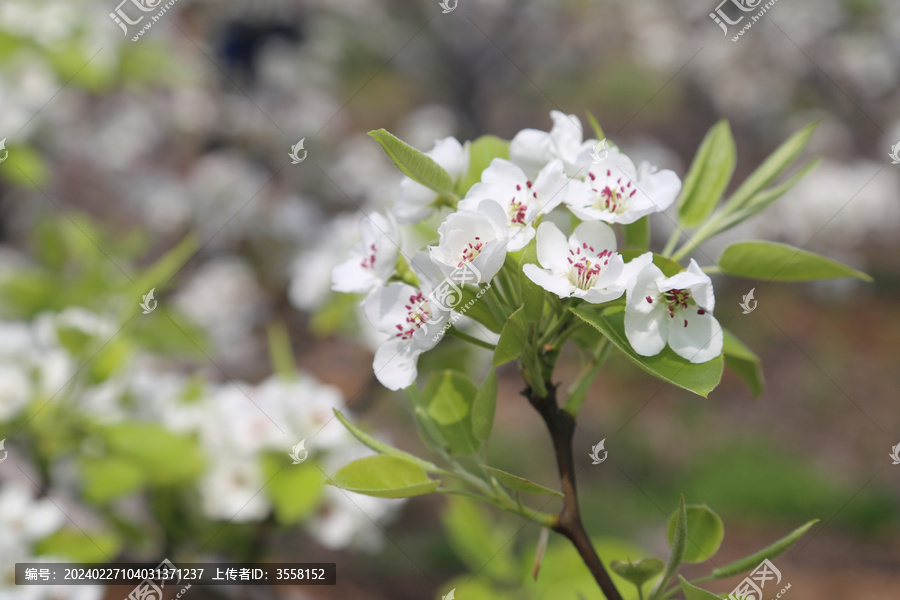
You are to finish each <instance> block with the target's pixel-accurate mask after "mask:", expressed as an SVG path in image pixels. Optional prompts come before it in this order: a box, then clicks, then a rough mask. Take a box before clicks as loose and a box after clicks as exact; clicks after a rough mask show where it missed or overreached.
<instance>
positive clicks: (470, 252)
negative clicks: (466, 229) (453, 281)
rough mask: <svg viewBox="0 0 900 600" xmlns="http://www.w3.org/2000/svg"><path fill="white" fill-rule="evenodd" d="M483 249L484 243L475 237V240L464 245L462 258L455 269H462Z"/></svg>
mask: <svg viewBox="0 0 900 600" xmlns="http://www.w3.org/2000/svg"><path fill="white" fill-rule="evenodd" d="M483 249H484V242H482V241H481V238H480V237H477V236H476V237H475V239H474V240H473V241H471V242H469V243H468V245H466V247H465V248H463V249H462V256H461V259H460V261H459V264H457V265H456V266H457V267H462V266H463V265H464V264H467V263H470V262H472V261H473V260H475V259H476V258H477V257H478V255H479V254H481V251H482V250H483Z"/></svg>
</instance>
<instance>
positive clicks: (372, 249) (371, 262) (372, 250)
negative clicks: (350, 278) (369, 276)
mask: <svg viewBox="0 0 900 600" xmlns="http://www.w3.org/2000/svg"><path fill="white" fill-rule="evenodd" d="M377 252H378V248H377V247H376V246H375V244H372V245H371V246H369V255H368V256H366V257H365V258H363V259H362V262H361V263H360V264H361V265H362V268H363V269H369V270H370V271H374V270H375V254H376V253H377Z"/></svg>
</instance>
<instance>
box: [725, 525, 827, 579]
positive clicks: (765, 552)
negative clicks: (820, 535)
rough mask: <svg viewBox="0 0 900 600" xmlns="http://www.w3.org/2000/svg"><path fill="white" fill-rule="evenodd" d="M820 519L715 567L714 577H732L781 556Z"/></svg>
mask: <svg viewBox="0 0 900 600" xmlns="http://www.w3.org/2000/svg"><path fill="white" fill-rule="evenodd" d="M818 522H819V520H818V519H813V520H812V521H810V522H808V523H806V524H805V525H802V526H800V527H798V528H797V529H795V530H794V531H792V532H791V533H789V534H788V535H786V536H784V537H783V538H781V539H780V540H778V541H777V542H775V543H774V544H772V545H771V546H768V547H766V548H763V549H762V550H760V551H759V552H756V553H754V554H751V555H750V556H747V557H746V558H742V559H740V560H736V561H735V562H733V563H731V564H728V565H725V566H724V567H719V568H718V569H713V572H712V577H713V579H725V578H726V577H731V576H733V575H739V574H741V573H745V572H747V571H750V570H752V569H755V568H756V567H758V566H759V563H761V562H762V561H763V560H764V559H767V558H768V559H769V560H772V559H773V558H775V557H776V556H780V555H781V554H784V553H785V552H787V550H788V549H789V548H790V547H791V546H793V545H794V544H795V543H797V540H799V539H800V538H801V537H802V536H803V534H804V533H806V532H807V531H809V528H810V527H812V526H813V525H815V524H816V523H818Z"/></svg>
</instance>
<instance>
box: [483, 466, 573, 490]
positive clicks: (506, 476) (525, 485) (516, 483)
mask: <svg viewBox="0 0 900 600" xmlns="http://www.w3.org/2000/svg"><path fill="white" fill-rule="evenodd" d="M483 466H484V468H485V469H487V470H488V471H490V472H491V473H493V474H494V476H495V477H496V478H497V480H498V481H499V482H500V483H502V484H503V485H505V486H506V487H508V488H509V489H511V490H513V491H516V492H522V493H523V494H550V495H551V496H557V497H559V498H562V497H563V495H562V494H561V493H560V492H558V491H556V490H554V489H551V488H548V487H544V486H542V485H541V484H539V483H535V482H533V481H531V480H529V479H525V478H524V477H519V476H518V475H513V474H512V473H507V472H506V471H501V470H500V469H495V468H494V467H489V466H487V465H483Z"/></svg>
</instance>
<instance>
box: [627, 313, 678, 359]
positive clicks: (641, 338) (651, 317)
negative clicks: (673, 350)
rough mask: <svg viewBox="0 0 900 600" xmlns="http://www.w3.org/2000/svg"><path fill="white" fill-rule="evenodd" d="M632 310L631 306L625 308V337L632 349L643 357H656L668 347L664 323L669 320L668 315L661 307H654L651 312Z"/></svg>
mask: <svg viewBox="0 0 900 600" xmlns="http://www.w3.org/2000/svg"><path fill="white" fill-rule="evenodd" d="M654 304H657V303H655V302H654ZM630 309H631V306H630V305H626V306H625V337H627V338H628V342H629V343H630V344H631V347H632V348H634V351H635V352H637V353H638V354H640V355H641V356H655V355H657V354H659V353H660V352H662V349H663V348H665V347H666V333H667V331H666V329H665V327H664V325H665V324H664V323H663V322H662V321H663V319H668V318H669V317H668V315H667V314H666V313H665V311H663V310H662V309H661V307H653V308H652V310H650V311H649V312H640V311H636V310H630Z"/></svg>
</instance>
